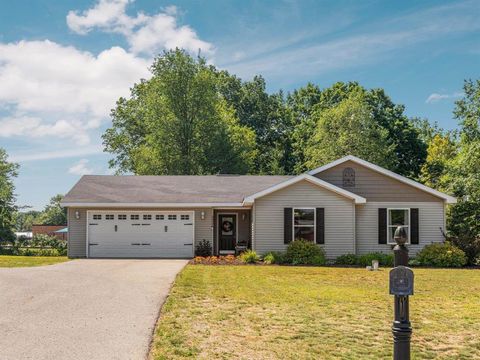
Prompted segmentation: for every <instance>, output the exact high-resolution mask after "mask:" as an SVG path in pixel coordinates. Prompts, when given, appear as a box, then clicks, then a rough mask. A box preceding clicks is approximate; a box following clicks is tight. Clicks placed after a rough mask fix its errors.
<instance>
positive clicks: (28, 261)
mask: <svg viewBox="0 0 480 360" xmlns="http://www.w3.org/2000/svg"><path fill="white" fill-rule="evenodd" d="M65 261H68V258H67V257H66V256H9V255H0V268H2V267H32V266H44V265H52V264H57V263H61V262H65Z"/></svg>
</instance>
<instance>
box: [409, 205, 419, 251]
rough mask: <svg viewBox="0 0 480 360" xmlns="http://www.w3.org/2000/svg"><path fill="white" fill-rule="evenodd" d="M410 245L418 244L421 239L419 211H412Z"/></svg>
mask: <svg viewBox="0 0 480 360" xmlns="http://www.w3.org/2000/svg"><path fill="white" fill-rule="evenodd" d="M410 227H411V228H410V244H418V243H419V240H420V237H419V231H418V209H410Z"/></svg>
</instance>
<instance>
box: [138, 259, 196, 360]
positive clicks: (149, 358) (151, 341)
mask: <svg viewBox="0 0 480 360" xmlns="http://www.w3.org/2000/svg"><path fill="white" fill-rule="evenodd" d="M188 265H190V264H189V263H188V262H187V263H186V264H185V266H184V267H183V268H182V270H180V271H179V272H178V273H177V275H175V279H173V281H172V283H171V284H170V286H169V288H168V293H167V296H165V299H163V301H161V302H160V306H159V307H158V312H157V315H156V316H155V325H154V326H153V328H152V331H151V333H150V339H149V342H148V347H147V353H146V354H145V355H146V356H145V359H146V360H153V357H152V350H153V345H154V339H155V334H156V333H157V329H158V327H159V324H160V320H161V317H162V309H163V306H164V305H165V303H166V302H167V301H168V299H169V298H170V293H171V292H172V289H173V287H174V286H175V284H176V282H177V279H178V277H179V276H180V274H181V273H182V272H183V271H184V270H185V268H186V267H187V266H188Z"/></svg>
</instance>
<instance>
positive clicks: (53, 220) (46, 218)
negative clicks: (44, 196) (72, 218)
mask: <svg viewBox="0 0 480 360" xmlns="http://www.w3.org/2000/svg"><path fill="white" fill-rule="evenodd" d="M62 199H63V195H62V194H57V195H55V196H53V197H52V198H51V199H50V202H49V203H48V204H47V205H46V206H45V208H44V209H43V211H41V212H40V213H39V214H38V215H37V216H36V217H35V219H34V222H35V223H36V224H49V225H64V224H67V209H66V208H64V207H62V206H60V202H61V201H62Z"/></svg>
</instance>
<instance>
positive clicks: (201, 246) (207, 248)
mask: <svg viewBox="0 0 480 360" xmlns="http://www.w3.org/2000/svg"><path fill="white" fill-rule="evenodd" d="M210 255H212V244H211V243H210V241H208V240H206V239H203V240H202V241H200V242H199V243H198V244H197V246H196V248H195V256H210Z"/></svg>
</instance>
